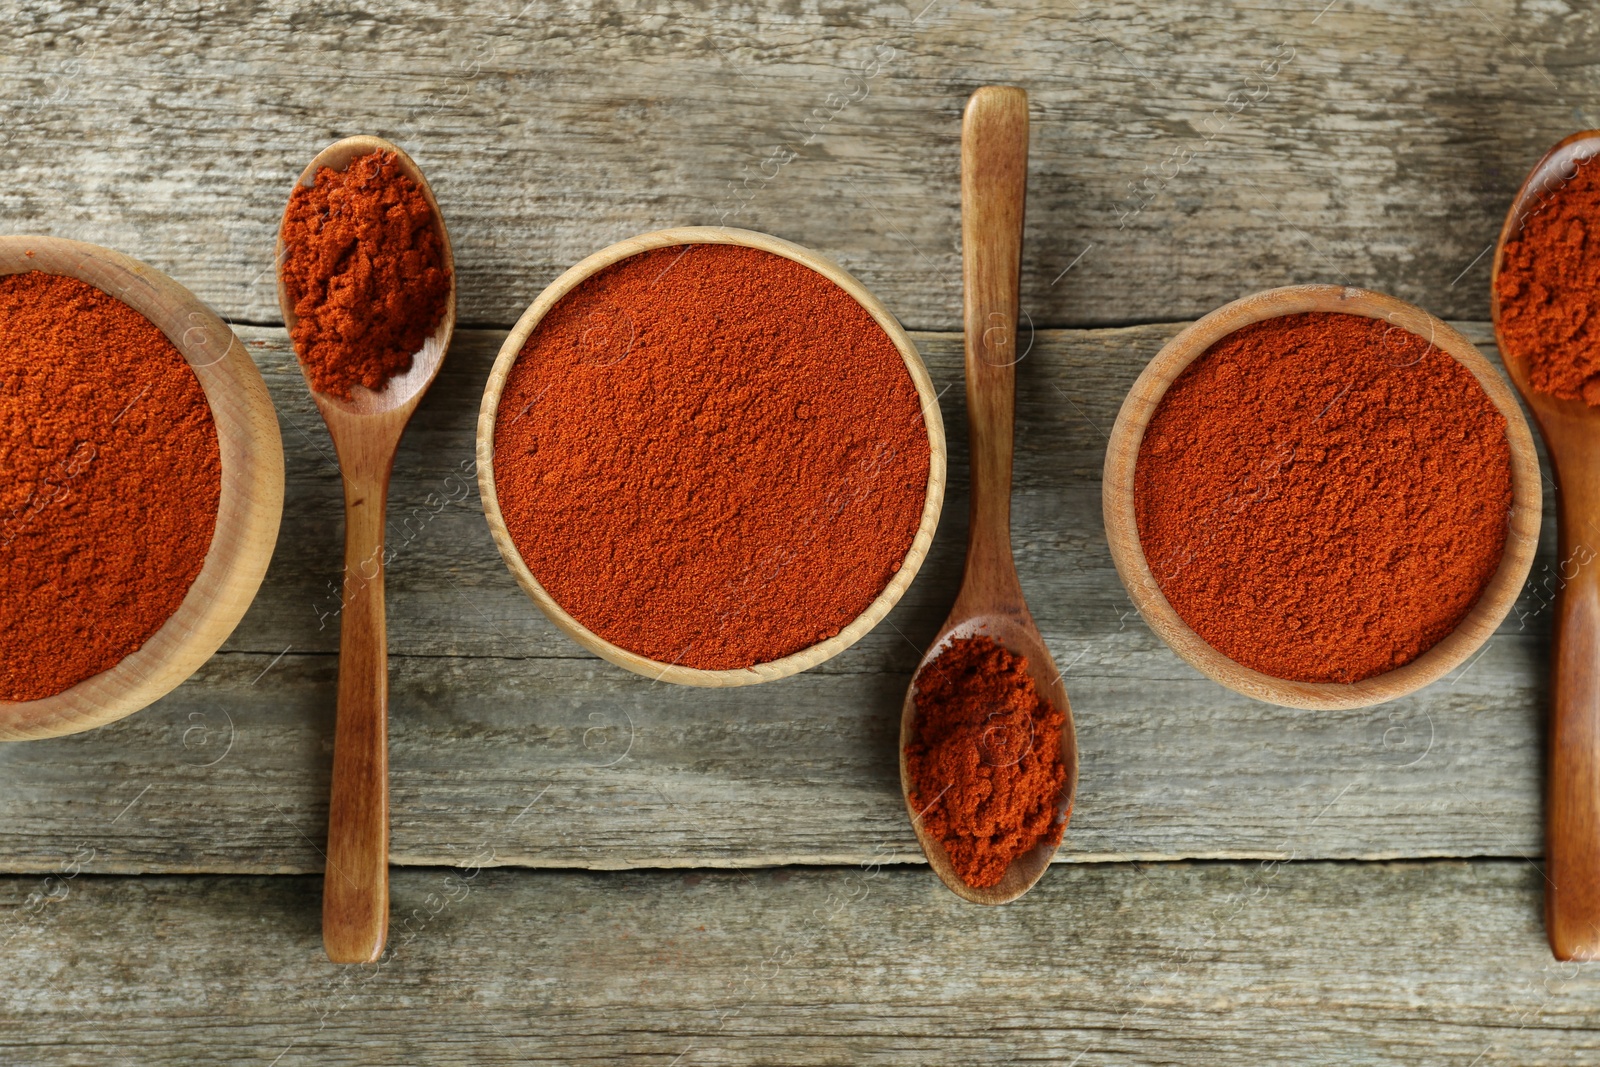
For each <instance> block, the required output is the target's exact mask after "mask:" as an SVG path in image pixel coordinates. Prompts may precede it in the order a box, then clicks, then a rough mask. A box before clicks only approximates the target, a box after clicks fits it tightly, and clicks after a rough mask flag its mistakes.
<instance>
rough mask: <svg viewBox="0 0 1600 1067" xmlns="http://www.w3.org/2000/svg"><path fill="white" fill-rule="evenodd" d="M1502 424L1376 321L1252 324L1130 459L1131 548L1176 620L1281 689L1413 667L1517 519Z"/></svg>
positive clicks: (1470, 593) (1159, 416)
mask: <svg viewBox="0 0 1600 1067" xmlns="http://www.w3.org/2000/svg"><path fill="white" fill-rule="evenodd" d="M1505 431H1506V423H1505V417H1504V416H1502V415H1501V414H1500V412H1499V411H1498V410H1497V409H1496V408H1495V406H1494V404H1493V403H1492V402H1491V401H1490V400H1489V398H1488V396H1487V394H1485V393H1484V391H1483V389H1482V387H1481V386H1479V385H1478V382H1477V380H1476V379H1475V378H1473V376H1472V374H1471V372H1470V371H1468V370H1467V369H1466V368H1465V367H1463V366H1462V365H1461V364H1460V363H1457V362H1456V361H1455V360H1454V359H1452V358H1451V357H1450V356H1449V355H1447V354H1446V353H1444V352H1443V351H1441V350H1440V349H1438V348H1437V347H1435V346H1434V345H1432V344H1430V343H1429V342H1428V341H1427V340H1426V339H1424V338H1422V337H1418V336H1416V335H1415V334H1412V333H1409V332H1407V331H1405V330H1402V329H1399V328H1398V327H1395V326H1392V325H1390V324H1389V323H1386V322H1383V321H1381V320H1377V319H1370V318H1365V317H1362V316H1358V315H1344V314H1326V313H1309V314H1300V315H1285V316H1283V317H1281V318H1275V319H1268V320H1266V321H1264V322H1258V323H1254V324H1252V325H1250V326H1247V327H1245V328H1243V329H1241V330H1238V331H1236V332H1235V333H1232V334H1230V335H1228V336H1227V337H1224V338H1223V339H1222V340H1220V341H1218V342H1217V343H1216V344H1214V345H1212V346H1211V348H1210V349H1209V350H1208V351H1207V352H1206V353H1205V354H1204V355H1202V356H1201V357H1200V358H1199V359H1197V360H1195V361H1194V362H1193V363H1192V364H1190V366H1189V367H1188V368H1187V369H1186V370H1185V371H1184V372H1183V374H1182V375H1180V376H1179V377H1178V379H1177V381H1175V382H1174V383H1173V384H1172V386H1171V387H1170V388H1168V390H1167V393H1166V395H1165V396H1164V397H1163V398H1162V400H1161V404H1160V406H1159V407H1158V408H1157V410H1156V413H1155V417H1154V418H1153V419H1152V420H1151V421H1150V425H1149V426H1148V428H1147V429H1146V430H1145V435H1144V440H1143V442H1142V443H1141V444H1140V446H1139V459H1138V464H1137V467H1136V469H1135V474H1134V493H1135V497H1134V506H1135V513H1136V516H1137V519H1138V526H1139V540H1140V544H1141V546H1142V547H1143V549H1144V554H1145V557H1146V559H1147V560H1148V561H1149V564H1150V570H1151V572H1152V573H1153V574H1154V576H1155V579H1156V581H1157V583H1158V584H1159V585H1160V586H1161V591H1162V592H1163V593H1165V594H1166V597H1167V600H1168V601H1169V602H1170V603H1171V604H1172V607H1173V608H1174V609H1175V610H1176V611H1177V613H1178V615H1179V616H1180V617H1181V618H1182V619H1183V621H1184V622H1186V623H1188V624H1189V626H1190V627H1191V628H1193V629H1194V631H1195V632H1196V633H1198V634H1199V635H1200V636H1201V637H1202V638H1204V639H1205V640H1206V641H1207V642H1208V643H1209V644H1210V645H1211V646H1212V647H1213V648H1215V649H1217V651H1219V652H1221V653H1222V654H1223V655H1225V656H1227V657H1229V658H1230V659H1232V660H1234V661H1236V662H1238V663H1242V664H1244V665H1245V666H1247V667H1251V668H1254V669H1255V670H1258V671H1261V672H1263V673H1265V674H1270V675H1272V676H1274V677H1277V678H1286V679H1291V680H1294V681H1304V682H1354V681H1359V680H1360V679H1363V678H1370V677H1372V676H1373V675H1376V674H1381V673H1383V672H1385V671H1389V670H1393V669H1394V668H1396V667H1400V666H1403V665H1404V664H1406V663H1409V662H1411V661H1412V660H1414V659H1416V658H1417V657H1418V656H1420V655H1421V654H1422V653H1424V652H1426V651H1427V650H1428V649H1429V648H1431V647H1433V645H1435V644H1437V643H1438V642H1439V641H1440V640H1441V639H1442V638H1444V637H1445V636H1446V635H1447V634H1449V633H1450V631H1451V630H1453V629H1454V628H1455V626H1456V625H1457V624H1458V623H1459V622H1460V621H1461V619H1462V618H1463V617H1464V616H1465V615H1466V614H1467V612H1469V611H1470V610H1471V609H1472V606H1473V605H1474V604H1475V603H1477V600H1478V597H1479V595H1480V594H1481V593H1482V592H1483V589H1484V586H1486V585H1487V584H1488V582H1489V579H1490V578H1491V577H1493V575H1494V572H1495V570H1496V569H1497V568H1498V567H1499V565H1500V556H1501V554H1502V552H1503V551H1504V549H1505V542H1506V533H1507V526H1508V519H1509V515H1510V508H1511V449H1510V445H1509V444H1508V443H1507V441H1506V432H1505Z"/></svg>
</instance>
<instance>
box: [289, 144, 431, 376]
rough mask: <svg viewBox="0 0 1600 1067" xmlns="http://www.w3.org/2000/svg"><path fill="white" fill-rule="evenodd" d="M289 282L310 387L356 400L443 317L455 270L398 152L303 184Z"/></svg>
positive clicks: (295, 204)
mask: <svg viewBox="0 0 1600 1067" xmlns="http://www.w3.org/2000/svg"><path fill="white" fill-rule="evenodd" d="M282 240H283V246H284V260H283V266H282V268H281V272H280V273H281V275H282V277H283V284H284V287H285V289H286V290H287V292H288V294H289V299H290V301H291V302H292V305H293V307H294V314H295V320H296V321H295V324H294V327H293V329H292V330H291V331H290V333H291V336H292V337H293V339H294V347H295V351H296V352H298V353H299V354H300V363H301V365H302V366H303V367H304V368H305V372H306V377H307V378H308V379H309V381H310V382H311V388H313V389H314V390H316V391H317V392H319V393H326V394H327V395H329V396H336V397H338V398H340V399H341V400H349V399H350V390H351V389H352V388H353V387H354V386H357V385H361V386H365V387H366V388H368V389H371V390H374V391H378V390H381V389H382V388H383V386H384V383H385V382H387V381H388V380H389V379H390V378H392V377H393V376H394V375H396V374H403V373H404V372H405V371H407V370H408V369H410V367H411V357H412V356H413V355H414V354H415V353H417V352H418V351H420V350H421V349H422V345H423V343H424V342H425V341H427V339H428V338H429V336H431V335H432V333H433V331H434V330H435V329H437V328H438V326H439V322H440V320H441V319H443V318H444V314H445V308H446V304H447V302H448V298H449V294H450V272H449V270H448V268H447V267H446V265H445V259H444V244H443V242H441V241H440V240H439V234H438V231H437V230H436V229H435V227H434V215H433V208H432V207H430V206H429V204H428V198H427V197H426V196H425V195H423V192H422V189H421V188H420V187H419V186H418V185H417V183H416V182H414V181H412V180H411V178H410V177H408V176H407V175H406V174H405V173H404V172H403V171H402V170H401V169H400V164H399V161H398V160H397V159H396V157H395V154H394V153H393V152H371V153H368V154H367V155H364V156H357V157H355V158H354V159H352V160H350V162H349V164H348V165H347V166H346V167H345V169H344V170H342V171H338V170H333V169H332V168H329V167H322V168H319V169H318V171H317V175H316V179H315V184H314V185H309V186H307V185H296V186H295V187H294V192H293V193H291V194H290V195H289V206H288V208H287V210H285V212H284V216H283V233H282Z"/></svg>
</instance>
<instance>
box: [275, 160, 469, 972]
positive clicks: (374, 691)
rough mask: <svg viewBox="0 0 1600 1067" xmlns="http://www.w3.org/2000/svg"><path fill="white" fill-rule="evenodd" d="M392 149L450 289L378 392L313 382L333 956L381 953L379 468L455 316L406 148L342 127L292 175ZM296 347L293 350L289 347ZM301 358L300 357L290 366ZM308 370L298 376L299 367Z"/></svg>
mask: <svg viewBox="0 0 1600 1067" xmlns="http://www.w3.org/2000/svg"><path fill="white" fill-rule="evenodd" d="M373 152H392V153H394V155H395V158H396V160H397V161H398V162H399V165H400V169H401V171H402V172H403V173H404V174H406V175H407V176H408V177H409V178H410V179H411V180H412V181H414V182H416V183H417V186H418V187H419V188H420V189H421V190H422V194H423V196H425V197H427V199H428V206H429V207H430V208H432V209H433V221H434V225H435V226H437V227H438V230H439V241H440V243H441V244H442V245H443V247H444V262H445V268H446V269H447V270H448V271H449V272H450V295H449V298H448V301H447V303H446V305H445V315H444V318H443V319H442V320H440V322H439V328H438V329H437V330H435V331H434V333H433V336H432V337H430V338H428V340H427V341H426V342H425V343H424V344H423V346H422V351H420V352H418V353H416V355H415V356H414V357H413V359H412V361H411V368H410V369H409V370H407V371H406V372H405V373H403V374H399V375H396V376H395V377H393V378H391V379H389V381H388V382H387V383H386V384H385V385H384V388H383V390H382V391H381V392H376V393H375V392H372V391H371V390H369V389H364V388H362V387H360V386H357V387H355V388H354V389H353V390H352V393H353V395H352V398H351V399H349V400H342V399H340V398H338V397H334V396H329V395H327V394H325V393H319V392H317V391H316V390H315V389H313V390H312V392H311V395H312V398H313V399H315V400H316V402H317V410H319V411H321V412H322V418H323V421H324V422H326V423H327V424H328V434H329V436H331V437H332V438H333V445H334V449H335V450H336V451H337V452H338V455H339V469H340V473H341V474H342V475H343V477H344V524H345V530H344V590H343V594H342V597H341V605H340V614H339V704H338V721H337V725H336V726H335V728H334V738H333V789H332V794H331V796H330V798H329V801H328V854H327V860H328V867H327V872H326V875H325V877H324V879H323V887H322V943H323V947H324V948H326V949H327V952H328V958H329V959H330V960H332V961H333V962H334V963H370V962H372V961H373V960H376V959H377V958H378V957H379V956H380V955H382V953H383V944H384V939H385V938H386V937H387V935H388V929H389V648H388V638H387V634H386V629H385V619H384V600H383V569H384V558H383V556H384V552H383V535H384V512H385V508H386V505H387V503H388V496H389V472H390V469H391V468H392V467H393V466H394V455H395V450H396V449H397V448H398V447H399V445H400V434H401V433H402V432H403V431H404V430H405V427H406V422H407V420H409V419H410V418H411V413H412V412H413V411H415V410H416V407H417V402H418V401H419V400H421V399H422V394H423V393H424V392H426V391H427V389H428V386H429V385H431V384H432V382H433V379H434V377H435V376H436V375H437V374H438V373H439V366H440V364H442V363H443V362H444V354H445V350H446V349H448V348H449V347H450V337H451V335H452V334H453V333H454V332H455V325H456V276H455V263H454V260H453V258H452V257H451V254H450V237H449V235H448V234H447V233H446V232H445V228H444V216H442V215H441V214H440V213H439V204H438V202H437V201H435V200H434V198H433V190H432V189H430V188H429V187H428V182H427V180H426V179H425V178H423V176H422V171H421V170H419V169H418V168H417V165H416V164H415V163H413V162H412V161H411V157H410V156H408V155H406V154H405V153H404V152H402V151H401V150H400V149H399V148H397V147H396V146H395V145H392V144H390V143H389V142H388V141H385V140H382V139H381V138H377V137H347V138H345V139H344V140H342V141H339V142H336V143H335V144H331V145H329V146H328V147H327V148H324V149H323V150H322V151H321V152H319V153H317V156H316V158H315V159H313V160H312V161H311V163H310V164H309V165H308V166H307V167H306V169H305V170H304V172H302V173H301V175H300V179H299V184H300V185H306V186H309V185H312V184H313V183H314V180H315V178H316V175H317V172H318V171H319V170H321V169H322V168H323V167H327V168H329V169H330V170H336V171H342V170H344V169H345V167H347V166H348V165H349V163H350V161H351V160H352V159H355V158H356V157H358V156H365V155H369V154H371V153H373ZM283 261H284V248H283V237H282V231H281V229H280V231H279V238H278V264H279V270H278V303H279V305H280V306H281V307H282V309H283V319H284V324H285V325H286V326H287V327H288V328H289V329H290V330H291V331H292V330H293V329H294V327H295V321H296V319H295V313H294V304H293V302H292V301H291V300H290V299H289V294H288V290H287V288H286V287H285V285H284V280H283V269H282V264H283ZM296 355H302V354H301V353H299V352H298V351H297V352H296ZM301 369H302V370H304V367H303V366H302V368H301ZM308 381H309V379H308Z"/></svg>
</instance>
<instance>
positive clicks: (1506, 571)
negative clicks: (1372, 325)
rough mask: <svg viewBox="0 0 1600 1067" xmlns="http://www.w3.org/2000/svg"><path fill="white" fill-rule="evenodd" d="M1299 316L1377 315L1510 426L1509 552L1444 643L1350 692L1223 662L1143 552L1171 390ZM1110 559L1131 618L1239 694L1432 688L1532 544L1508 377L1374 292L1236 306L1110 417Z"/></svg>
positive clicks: (1502, 602)
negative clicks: (1154, 438)
mask: <svg viewBox="0 0 1600 1067" xmlns="http://www.w3.org/2000/svg"><path fill="white" fill-rule="evenodd" d="M1304 311H1334V312H1343V313H1345V314H1350V315H1364V316H1366V317H1368V318H1373V319H1383V320H1385V321H1387V322H1390V323H1393V324H1394V325H1396V326H1399V327H1401V328H1403V329H1406V330H1408V331H1410V332H1411V333H1414V334H1418V335H1420V336H1422V337H1426V338H1428V339H1430V340H1431V341H1432V342H1433V343H1434V344H1435V345H1437V346H1438V347H1439V348H1440V349H1441V350H1443V351H1444V352H1446V353H1448V354H1449V355H1450V356H1451V357H1452V358H1454V359H1455V360H1456V361H1457V362H1458V363H1460V364H1461V365H1462V366H1464V367H1466V368H1467V370H1469V371H1471V372H1472V376H1473V377H1474V378H1476V379H1477V380H1478V384H1479V385H1481V386H1482V387H1483V391H1484V392H1485V393H1487V394H1488V396H1489V399H1490V401H1491V402H1492V403H1493V404H1494V406H1495V407H1496V408H1498V409H1499V411H1500V413H1501V414H1502V415H1504V416H1505V419H1506V439H1507V441H1508V443H1509V444H1510V446H1511V516H1510V528H1509V530H1508V532H1507V536H1506V547H1505V554H1504V555H1503V556H1501V558H1500V567H1499V569H1498V570H1496V571H1495V573H1494V575H1493V577H1491V578H1490V580H1489V584H1488V585H1487V586H1486V587H1485V588H1484V590H1483V594H1482V595H1481V596H1480V597H1479V598H1478V602H1477V604H1475V605H1474V606H1473V608H1472V610H1471V611H1470V612H1468V613H1467V616H1466V617H1465V618H1464V619H1462V620H1461V622H1460V623H1459V624H1458V625H1457V626H1456V628H1455V629H1454V630H1453V631H1452V632H1451V633H1450V634H1448V635H1447V636H1446V637H1445V638H1444V639H1443V640H1442V641H1440V642H1439V643H1438V644H1436V645H1434V646H1433V647H1432V648H1430V649H1428V650H1427V651H1426V652H1424V653H1423V654H1422V655H1420V656H1418V657H1417V658H1416V659H1414V660H1412V661H1411V662H1410V663H1408V664H1406V665H1405V666H1403V667H1397V668H1395V669H1394V670H1392V671H1386V672H1385V673H1383V674H1378V675H1374V676H1373V677H1371V678H1367V679H1364V680H1362V681H1359V682H1351V683H1348V684H1345V683H1338V682H1294V681H1288V680H1285V679H1282V678H1274V677H1273V676H1272V675H1269V674H1263V673H1262V672H1260V671H1256V670H1251V669H1250V668H1248V667H1245V666H1242V665H1241V664H1239V663H1236V662H1235V661H1233V660H1231V659H1229V658H1228V657H1227V656H1224V655H1223V654H1222V653H1220V652H1218V651H1217V650H1216V649H1214V648H1212V647H1211V646H1210V645H1209V644H1207V643H1206V642H1205V640H1204V639H1203V638H1202V637H1200V635H1199V634H1197V633H1195V632H1194V630H1192V629H1190V628H1189V625H1188V624H1187V623H1186V622H1184V621H1183V619H1181V618H1180V617H1179V616H1178V613H1177V612H1176V611H1174V610H1173V607H1172V605H1171V604H1170V603H1168V601H1167V598H1166V596H1165V595H1164V594H1163V593H1162V592H1161V587H1160V585H1159V584H1157V582H1156V579H1155V576H1154V575H1153V574H1151V572H1150V566H1149V564H1148V563H1147V562H1146V560H1145V557H1144V552H1143V550H1142V549H1141V547H1140V545H1139V527H1138V524H1137V522H1136V521H1135V518H1134V506H1133V475H1134V467H1135V464H1136V463H1137V462H1138V458H1139V444H1140V442H1141V441H1143V440H1144V431H1145V427H1146V426H1148V425H1149V423H1150V419H1151V417H1152V416H1153V415H1154V414H1155V411H1156V407H1157V405H1158V404H1160V402H1161V398H1162V396H1163V395H1164V394H1165V393H1166V391H1167V387H1168V386H1169V385H1171V384H1172V382H1173V381H1174V380H1175V379H1176V378H1177V377H1178V375H1180V374H1182V373H1183V371H1184V369H1185V368H1186V367H1188V366H1189V364H1190V363H1191V362H1193V361H1194V360H1195V359H1197V358H1198V357H1199V356H1200V355H1202V354H1203V353H1204V352H1205V351H1206V350H1207V349H1208V348H1210V347H1211V346H1212V345H1213V344H1214V343H1216V342H1217V341H1218V340H1220V339H1221V338H1223V337H1225V336H1227V335H1228V334H1230V333H1233V332H1234V331H1235V330H1237V329H1239V328H1241V327H1243V326H1248V325H1249V324H1251V323H1253V322H1260V321H1261V320H1263V319H1270V318H1276V317H1278V316H1280V315H1292V314H1295V313H1297V312H1304ZM1101 493H1102V504H1103V507H1104V510H1105V521H1106V537H1107V539H1108V540H1109V541H1110V544H1111V558H1112V561H1113V562H1115V564H1116V567H1117V574H1118V575H1119V576H1121V578H1122V584H1123V585H1124V586H1126V587H1127V590H1128V596H1129V597H1130V598H1132V600H1133V603H1134V606H1135V607H1137V608H1138V609H1139V614H1141V615H1143V616H1144V619H1145V621H1146V622H1148V623H1149V624H1150V628H1151V629H1152V630H1154V631H1155V632H1156V633H1157V634H1159V635H1160V636H1161V638H1162V640H1164V641H1166V643H1167V644H1168V645H1170V646H1171V647H1172V650H1173V651H1174V652H1176V653H1177V654H1178V655H1180V656H1182V657H1183V658H1184V659H1186V660H1188V661H1189V663H1190V664H1191V665H1193V666H1194V667H1195V668H1196V669H1198V670H1199V671H1200V672H1201V673H1203V674H1205V675H1207V676H1209V677H1210V678H1211V679H1213V680H1214V681H1216V682H1218V683H1220V684H1221V685H1224V686H1226V687H1227V688H1229V689H1232V690H1233V691H1235V692H1237V693H1243V694H1244V695H1245V696H1249V697H1254V698H1255V699H1257V700H1265V701H1267V702H1268V703H1272V704H1281V705H1283V706H1285V707H1291V708H1311V709H1326V710H1332V709H1339V708H1360V707H1367V706H1369V705H1372V704H1381V703H1383V702H1384V701H1386V700H1394V699H1395V698H1396V697H1402V696H1405V695H1406V694H1408V693H1412V692H1415V691H1416V690H1418V689H1421V688H1422V687H1423V686H1425V685H1428V684H1430V683H1431V682H1435V681H1437V680H1438V679H1440V678H1442V677H1444V676H1445V675H1446V674H1448V673H1449V672H1450V671H1452V670H1454V669H1455V668H1456V667H1458V666H1459V665H1460V664H1462V663H1463V662H1465V661H1466V659H1467V657H1469V656H1471V655H1472V653H1473V652H1474V651H1476V650H1477V649H1478V647H1479V646H1480V645H1482V644H1483V643H1484V641H1486V640H1488V638H1489V635H1490V634H1492V633H1494V631H1495V627H1497V626H1499V625H1500V622H1501V620H1502V619H1504V618H1505V616H1506V613H1507V612H1509V611H1510V610H1511V606H1512V604H1513V603H1515V602H1516V599H1517V595H1518V594H1519V593H1520V592H1521V590H1522V584H1523V582H1524V581H1525V580H1526V579H1527V577H1528V570H1529V568H1530V567H1531V566H1532V565H1533V555H1534V551H1535V550H1536V548H1537V547H1538V541H1539V520H1540V507H1541V492H1540V485H1539V460H1538V457H1537V455H1536V453H1535V452H1534V448H1533V436H1532V434H1530V433H1529V431H1528V423H1527V421H1526V420H1525V419H1524V418H1523V416H1522V409H1521V408H1520V407H1519V406H1518V405H1517V401H1516V399H1515V397H1513V396H1512V393H1511V390H1510V388H1508V387H1507V385H1506V383H1505V379H1504V378H1502V377H1501V376H1500V373H1499V372H1498V371H1496V370H1495V369H1494V367H1493V365H1491V364H1490V363H1489V361H1488V360H1487V359H1485V358H1484V357H1483V354H1482V353H1480V352H1479V351H1478V350H1477V349H1476V348H1474V347H1473V346H1472V342H1470V341H1468V340H1467V339H1466V338H1465V337H1463V336H1461V334H1460V333H1458V332H1456V331H1455V330H1454V329H1452V328H1450V327H1449V326H1448V325H1446V324H1445V323H1443V322H1441V321H1440V320H1439V319H1436V318H1434V317H1433V316H1432V315H1429V314H1428V313H1427V312H1426V311H1423V310H1422V309H1421V308H1418V307H1415V306H1413V305H1411V304H1408V303H1406V302H1404V301H1402V300H1396V299H1395V298H1394V297H1391V296H1384V295H1383V294H1381V293H1373V292H1368V291H1367V290H1365V289H1350V288H1345V287H1342V286H1337V285H1291V286H1286V287H1284V288H1281V289H1269V290H1267V291H1266V292H1263V293H1256V294H1255V295H1253V296H1247V297H1245V298H1244V299H1242V300H1235V301H1234V302H1233V303H1231V304H1227V305H1225V306H1223V307H1220V308H1218V309H1217V310H1216V311H1213V312H1212V313H1211V314H1209V315H1207V316H1206V317H1205V318H1203V319H1201V320H1199V321H1198V322H1195V323H1193V324H1191V325H1190V326H1188V327H1187V328H1186V329H1184V331H1183V332H1182V333H1180V334H1178V336H1176V337H1174V338H1173V339H1172V340H1170V341H1168V342H1167V343H1166V345H1165V346H1164V347H1163V348H1162V349H1161V351H1160V352H1158V353H1157V354H1156V357H1155V358H1154V359H1153V360H1151V361H1150V364H1149V366H1147V367H1145V369H1144V373H1143V374H1141V375H1139V380H1138V381H1136V382H1134V384H1133V388H1132V389H1131V390H1129V392H1128V397H1127V399H1126V400H1124V401H1123V403H1122V410H1121V411H1120V412H1119V413H1118V414H1117V421H1116V425H1115V426H1114V427H1113V428H1112V430H1111V442H1110V444H1109V446H1108V447H1107V451H1106V465H1105V479H1104V481H1103V483H1102V489H1101Z"/></svg>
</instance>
